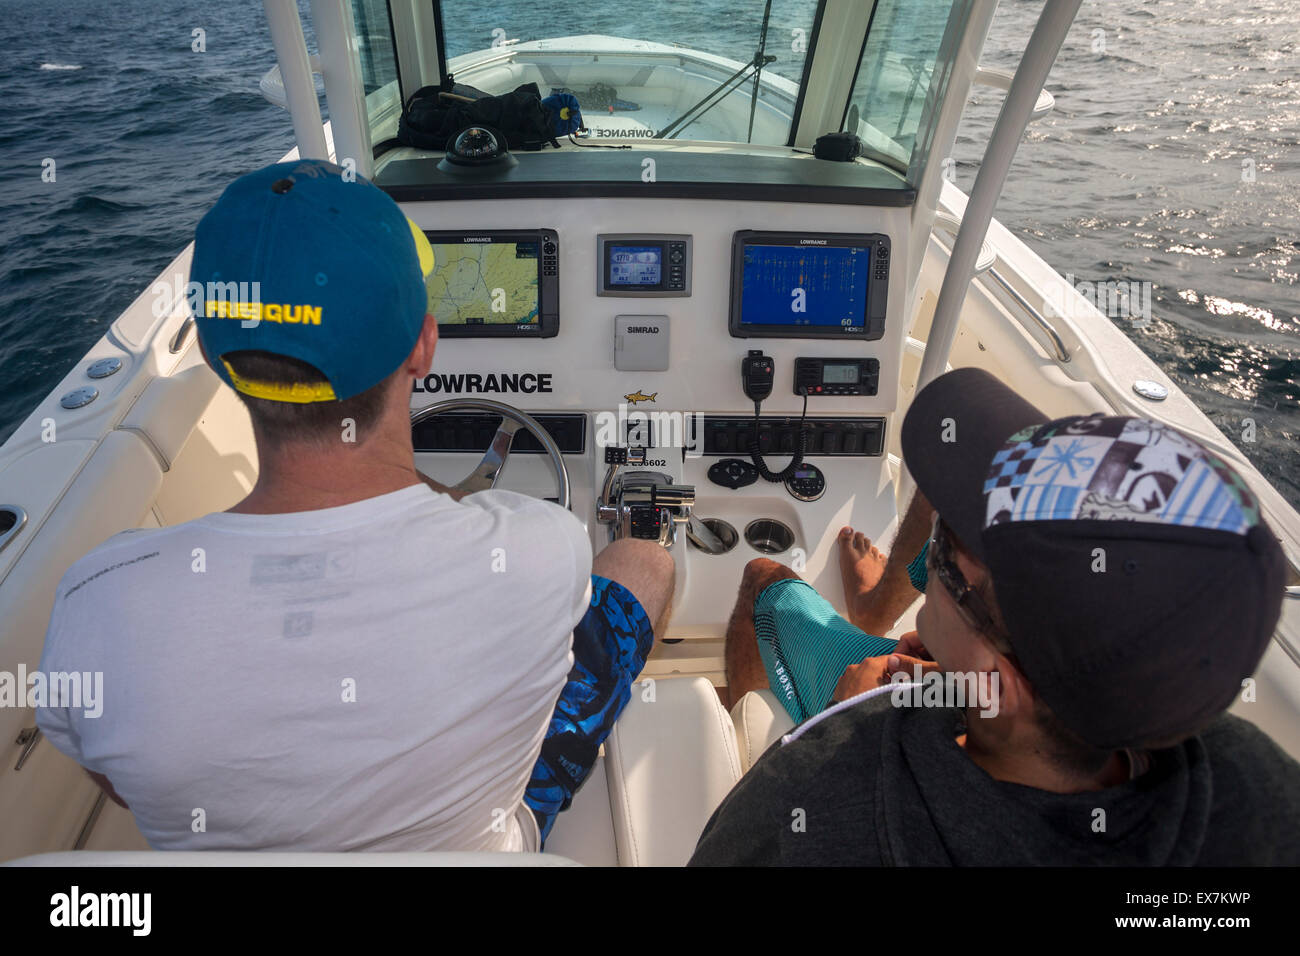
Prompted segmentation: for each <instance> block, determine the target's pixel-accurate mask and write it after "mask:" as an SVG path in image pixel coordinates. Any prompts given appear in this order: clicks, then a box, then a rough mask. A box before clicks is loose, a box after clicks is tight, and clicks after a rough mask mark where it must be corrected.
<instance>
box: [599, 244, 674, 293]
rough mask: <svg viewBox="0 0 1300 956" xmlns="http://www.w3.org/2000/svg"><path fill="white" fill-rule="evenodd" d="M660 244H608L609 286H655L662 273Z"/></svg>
mask: <svg viewBox="0 0 1300 956" xmlns="http://www.w3.org/2000/svg"><path fill="white" fill-rule="evenodd" d="M662 258H663V249H662V248H661V247H660V246H610V248H609V284H610V285H611V286H629V285H635V286H657V285H659V283H660V277H661V275H662V273H663V262H662Z"/></svg>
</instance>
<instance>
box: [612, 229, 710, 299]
mask: <svg viewBox="0 0 1300 956" xmlns="http://www.w3.org/2000/svg"><path fill="white" fill-rule="evenodd" d="M690 294H691V237H690V236H689V235H685V234H667V233H602V234H600V235H598V236H596V295H611V296H623V297H624V298H637V299H641V298H645V299H657V298H668V297H672V296H688V295H690Z"/></svg>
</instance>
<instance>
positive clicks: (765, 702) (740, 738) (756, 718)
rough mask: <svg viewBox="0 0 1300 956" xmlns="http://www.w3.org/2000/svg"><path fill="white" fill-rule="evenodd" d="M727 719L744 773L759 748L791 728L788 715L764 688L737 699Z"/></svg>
mask: <svg viewBox="0 0 1300 956" xmlns="http://www.w3.org/2000/svg"><path fill="white" fill-rule="evenodd" d="M731 719H732V722H733V723H735V725H736V745H737V747H738V749H739V751H740V765H741V768H742V771H743V772H748V771H749V768H750V767H752V766H754V761H756V760H758V758H759V757H761V756H762V755H763V751H765V750H767V748H768V747H770V746H772V743H773V742H774V741H775V740H776V739H777V738H778V737H780V736H781V735H782V734H786V733H789V732H790V730H791V728H793V727H794V721H793V720H791V719H790V715H789V714H788V713H786V710H785V708H784V707H782V706H781V702H780V701H779V700H777V699H776V695H775V694H773V693H772V692H771V691H770V690H768V689H767V688H763V689H762V690H752V691H750V692H749V693H748V694H746V695H745V696H744V697H742V698H740V700H739V701H737V702H736V706H735V707H733V708H731Z"/></svg>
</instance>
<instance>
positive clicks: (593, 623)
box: [524, 574, 655, 843]
mask: <svg viewBox="0 0 1300 956" xmlns="http://www.w3.org/2000/svg"><path fill="white" fill-rule="evenodd" d="M654 639H655V637H654V629H653V627H652V625H651V622H650V618H649V617H648V616H647V615H646V612H645V609H644V608H642V607H641V604H640V603H639V602H638V601H637V599H636V598H635V597H633V596H632V592H631V591H629V590H628V589H627V588H625V587H623V585H621V584H619V583H618V582H616V581H611V580H609V579H608V578H602V577H600V575H597V574H593V575H592V576H591V607H589V608H588V609H587V613H586V614H584V615H583V617H582V620H581V621H579V622H578V626H577V627H576V628H574V629H573V669H572V670H570V671H569V677H568V680H567V681H566V682H565V685H564V689H563V690H562V691H561V692H560V699H559V700H558V701H557V702H556V704H555V713H554V714H553V715H552V716H551V726H550V727H549V728H548V729H547V731H546V739H545V740H544V741H543V742H542V752H541V755H540V756H539V757H538V758H537V763H536V764H534V765H533V775H532V778H531V779H530V780H529V781H528V787H527V788H526V789H525V790H524V803H525V804H526V805H527V806H528V808H529V809H530V810H532V811H533V815H534V816H535V817H536V818H537V827H538V829H539V830H540V831H541V834H542V841H543V843H545V840H546V838H547V836H548V835H549V834H550V832H551V827H552V826H554V825H555V818H556V817H557V816H558V815H559V813H560V811H562V810H567V809H568V808H569V805H570V804H571V803H572V802H573V795H574V794H576V793H577V792H578V789H579V788H580V787H581V786H582V784H583V783H584V782H585V781H586V779H587V776H588V775H589V774H590V773H591V770H592V768H593V767H595V765H596V757H597V755H598V753H599V751H600V745H601V744H602V743H604V742H605V738H606V737H608V736H609V732H610V731H611V730H613V729H614V722H615V721H617V720H618V718H619V715H620V714H622V713H623V708H624V707H626V706H627V702H628V701H629V700H630V699H631V697H632V682H633V681H634V680H636V678H637V675H638V674H640V673H641V670H642V669H643V668H644V667H645V661H646V657H647V656H649V654H650V649H651V647H652V646H653V645H654Z"/></svg>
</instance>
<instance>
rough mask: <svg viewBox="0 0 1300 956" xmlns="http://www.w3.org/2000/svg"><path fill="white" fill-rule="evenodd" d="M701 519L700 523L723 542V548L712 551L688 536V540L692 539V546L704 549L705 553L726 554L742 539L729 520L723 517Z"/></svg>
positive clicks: (699, 549) (700, 549)
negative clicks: (724, 519)
mask: <svg viewBox="0 0 1300 956" xmlns="http://www.w3.org/2000/svg"><path fill="white" fill-rule="evenodd" d="M699 521H700V524H702V525H704V526H705V527H706V528H708V529H709V530H710V531H712V532H713V533H714V534H715V535H717V537H718V540H719V541H721V542H722V550H721V551H710V550H708V549H706V548H702V547H700V546H699V545H698V544H696V543H695V542H694V540H691V539H690V538H689V536H688V538H687V540H690V541H691V547H692V548H694V549H695V550H696V551H703V552H704V553H705V554H726V553H727V552H728V551H730V550H731V549H732V548H734V547H735V546H736V543H737V542H738V541H740V533H739V532H738V531H736V529H735V527H733V526H732V525H731V524H730V523H729V522H726V521H723V520H722V519H721V518H700V519H699Z"/></svg>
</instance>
